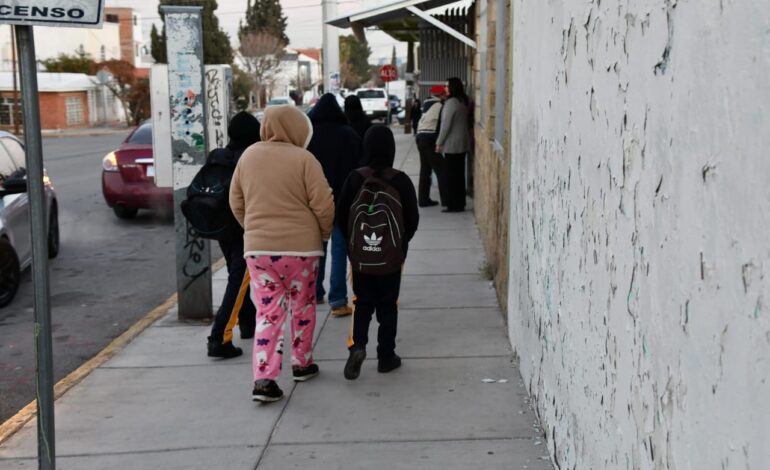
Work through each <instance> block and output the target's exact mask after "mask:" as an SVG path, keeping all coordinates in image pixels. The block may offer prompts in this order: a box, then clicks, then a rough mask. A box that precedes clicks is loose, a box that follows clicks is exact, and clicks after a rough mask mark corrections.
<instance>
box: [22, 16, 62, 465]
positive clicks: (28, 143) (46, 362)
mask: <svg viewBox="0 0 770 470" xmlns="http://www.w3.org/2000/svg"><path fill="white" fill-rule="evenodd" d="M16 43H17V44H18V46H19V62H20V65H21V66H20V71H21V77H20V78H21V96H22V98H21V103H22V109H23V113H24V144H25V147H26V153H27V187H28V192H29V207H30V225H31V231H32V282H33V283H34V287H35V300H34V306H35V333H34V334H35V350H36V357H37V433H38V434H37V435H38V441H37V455H38V468H40V469H46V470H47V469H54V468H56V463H55V461H56V448H55V434H54V415H53V345H52V341H51V303H50V300H51V299H50V289H49V285H48V237H46V233H48V227H47V220H48V217H47V216H46V210H45V186H44V184H43V141H42V138H41V136H40V103H39V102H38V96H37V67H36V65H37V63H36V61H35V41H34V37H33V35H32V26H17V27H16Z"/></svg>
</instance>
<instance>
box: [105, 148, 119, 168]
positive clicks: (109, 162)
mask: <svg viewBox="0 0 770 470" xmlns="http://www.w3.org/2000/svg"><path fill="white" fill-rule="evenodd" d="M102 169H104V171H118V158H117V157H116V156H115V152H110V153H108V154H107V156H106V157H104V160H102Z"/></svg>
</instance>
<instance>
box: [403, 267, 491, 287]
mask: <svg viewBox="0 0 770 470" xmlns="http://www.w3.org/2000/svg"><path fill="white" fill-rule="evenodd" d="M417 276H432V277H448V276H474V277H478V278H479V279H481V280H482V281H486V279H484V278H483V277H481V272H480V271H474V272H472V273H471V272H469V273H441V274H436V273H432V274H431V273H417V274H410V273H406V272H405V273H404V274H402V275H401V277H402V278H404V277H417ZM489 282H491V281H489ZM402 289H403V287H402Z"/></svg>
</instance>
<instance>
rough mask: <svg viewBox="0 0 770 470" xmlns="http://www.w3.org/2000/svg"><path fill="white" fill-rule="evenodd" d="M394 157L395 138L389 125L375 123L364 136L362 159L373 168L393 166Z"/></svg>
mask: <svg viewBox="0 0 770 470" xmlns="http://www.w3.org/2000/svg"><path fill="white" fill-rule="evenodd" d="M395 159H396V140H395V139H394V138H393V131H391V130H390V128H389V127H387V126H383V125H381V124H377V125H375V126H372V127H371V128H370V129H369V130H368V131H366V135H365V136H364V161H365V162H366V165H367V166H370V167H372V168H374V169H375V170H382V169H385V168H393V161H394V160H395Z"/></svg>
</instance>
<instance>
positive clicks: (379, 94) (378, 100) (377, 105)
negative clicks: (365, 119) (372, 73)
mask: <svg viewBox="0 0 770 470" xmlns="http://www.w3.org/2000/svg"><path fill="white" fill-rule="evenodd" d="M356 96H358V98H359V99H360V100H361V105H362V106H363V108H364V112H365V113H366V115H367V116H369V117H371V118H374V119H383V120H386V119H387V118H388V110H389V109H390V100H388V95H387V93H385V89H384V88H359V89H358V90H356Z"/></svg>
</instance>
